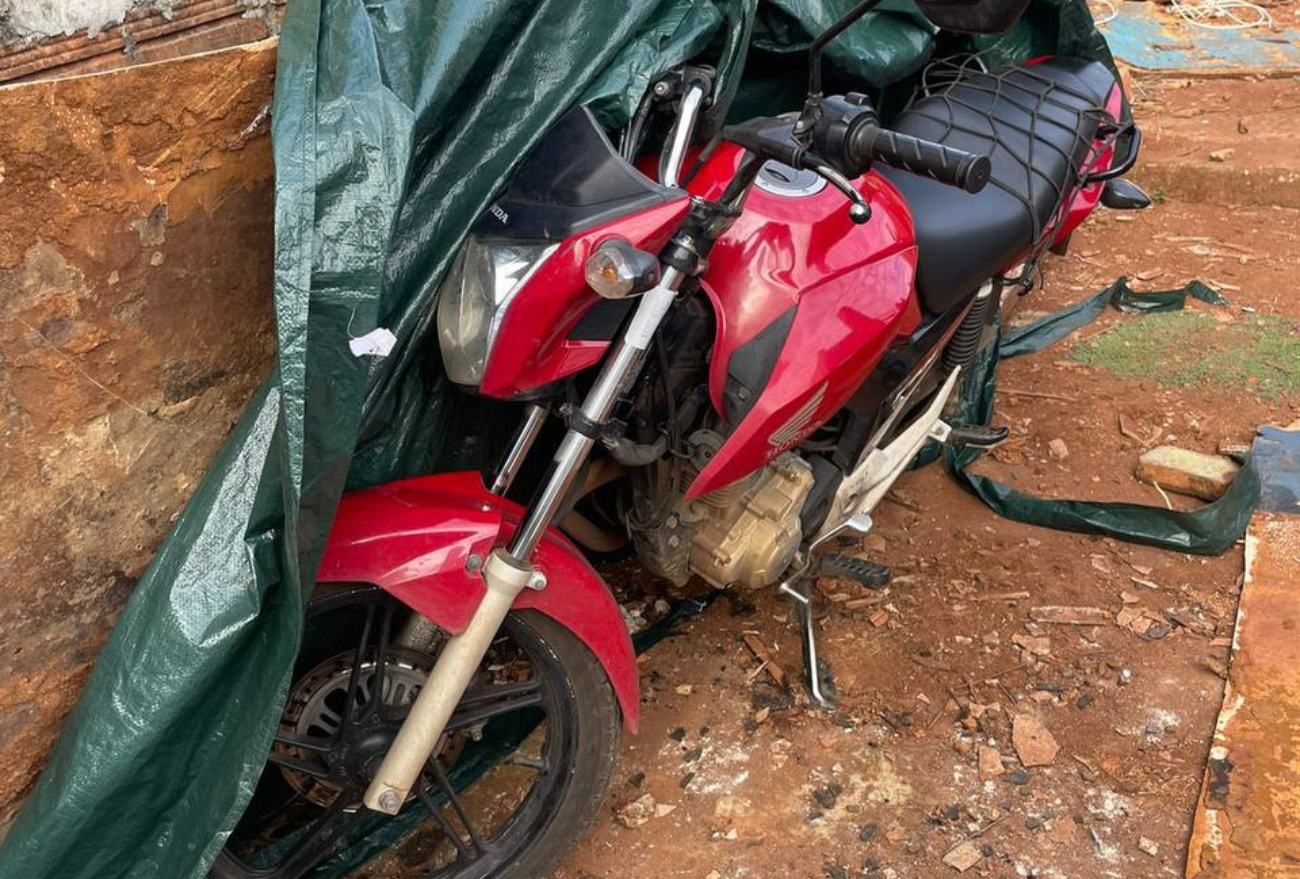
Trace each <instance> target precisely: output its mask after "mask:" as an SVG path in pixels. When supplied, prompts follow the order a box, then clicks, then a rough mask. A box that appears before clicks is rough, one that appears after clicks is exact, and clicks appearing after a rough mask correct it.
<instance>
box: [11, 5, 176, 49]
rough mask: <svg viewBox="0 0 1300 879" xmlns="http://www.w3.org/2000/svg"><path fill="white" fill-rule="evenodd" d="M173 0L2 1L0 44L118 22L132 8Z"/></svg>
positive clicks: (163, 7) (91, 29) (165, 6)
mask: <svg viewBox="0 0 1300 879" xmlns="http://www.w3.org/2000/svg"><path fill="white" fill-rule="evenodd" d="M171 5H172V3H171V0H0V43H7V42H9V41H10V40H15V39H18V40H34V39H40V38H41V37H53V36H58V35H59V34H72V33H76V32H77V31H80V30H85V31H89V32H90V33H91V34H94V33H97V32H98V31H100V30H102V29H104V28H105V27H108V26H109V25H111V24H118V23H120V22H121V21H122V19H123V18H124V17H125V16H126V14H127V13H128V12H130V11H131V10H133V9H159V10H162V11H166V10H168V9H170V7H171Z"/></svg>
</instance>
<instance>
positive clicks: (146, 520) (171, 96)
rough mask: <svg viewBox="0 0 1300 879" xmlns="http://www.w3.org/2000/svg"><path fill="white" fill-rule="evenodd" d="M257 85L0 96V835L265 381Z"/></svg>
mask: <svg viewBox="0 0 1300 879" xmlns="http://www.w3.org/2000/svg"><path fill="white" fill-rule="evenodd" d="M24 2H27V0H24ZM47 2H52V0H47ZM66 2H67V4H68V5H75V4H76V3H77V2H80V0H66ZM274 71H275V51H274V46H273V43H272V42H271V41H267V42H264V43H258V44H252V45H250V46H244V47H239V48H234V49H226V50H222V51H219V52H213V53H209V54H205V55H200V56H194V57H189V58H183V59H179V60H176V61H167V62H162V63H158V64H152V65H145V66H138V67H130V68H126V69H123V70H119V71H115V72H112V73H105V74H97V75H92V76H80V77H73V78H67V79H58V80H48V81H38V82H33V83H24V84H19V85H14V86H9V87H5V88H0V118H3V119H4V120H5V125H3V126H0V836H3V834H4V831H5V829H6V828H7V827H8V826H9V824H10V822H11V820H12V817H13V814H14V811H15V810H16V807H17V806H18V804H19V803H20V801H21V798H22V797H23V796H24V795H25V793H26V792H27V791H28V790H30V787H31V785H32V783H33V781H34V779H35V777H36V775H37V773H38V772H39V768H40V766H41V764H42V762H43V760H44V757H45V755H46V753H47V751H48V749H49V747H50V745H51V744H52V742H53V739H54V737H55V736H56V734H57V732H58V729H59V726H60V724H61V722H62V719H63V717H64V715H65V714H66V713H67V711H68V710H69V709H70V708H71V706H72V704H73V702H74V700H75V699H76V696H77V693H78V691H79V689H80V687H81V684H82V683H83V682H84V679H85V676H86V674H87V673H88V671H89V669H90V666H91V664H92V663H93V661H94V659H95V657H96V655H97V654H98V651H99V649H100V647H101V646H102V644H103V642H104V639H105V637H106V636H107V634H108V631H109V629H110V627H111V625H112V623H113V621H114V619H115V618H116V615H117V613H118V611H119V610H120V608H121V606H122V604H123V602H124V601H125V599H126V598H127V596H128V595H129V594H130V592H131V589H132V586H133V585H134V583H135V582H136V580H137V579H138V578H139V576H140V574H141V573H142V572H143V570H144V568H145V566H146V565H147V564H148V562H149V559H150V558H151V556H152V554H153V552H154V550H155V549H156V548H157V546H158V545H159V543H160V542H161V540H162V538H163V536H164V535H165V534H166V532H167V530H168V528H169V526H170V523H171V522H172V521H173V519H174V518H175V516H176V515H177V514H178V512H179V511H180V509H181V507H182V506H183V505H184V503H185V501H186V499H187V498H188V497H189V494H190V492H191V490H192V488H193V487H194V486H195V485H196V484H197V482H198V480H199V478H200V477H201V476H202V474H203V471H204V469H205V468H206V466H207V464H208V462H209V461H210V460H211V459H212V457H213V455H214V454H215V452H216V450H217V448H218V447H219V445H220V444H221V442H222V441H223V439H224V438H225V437H226V436H227V434H228V432H229V430H230V427H231V426H232V425H233V423H234V422H235V421H236V420H237V419H238V417H239V413H240V412H241V410H242V409H243V407H244V404H245V402H246V401H247V399H248V398H249V396H250V395H251V393H252V391H253V390H254V389H255V387H256V386H257V384H258V383H259V382H260V380H261V379H262V377H263V376H264V375H265V374H266V372H267V370H268V368H269V365H270V361H271V358H272V356H273V348H274V331H273V325H272V314H271V273H272V197H273V180H272V163H271V152H270V138H269V132H268V129H269V108H270V103H271V94H272V83H273V77H274Z"/></svg>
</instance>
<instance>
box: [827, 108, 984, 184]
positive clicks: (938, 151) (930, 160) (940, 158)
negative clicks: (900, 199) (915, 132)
mask: <svg viewBox="0 0 1300 879" xmlns="http://www.w3.org/2000/svg"><path fill="white" fill-rule="evenodd" d="M847 146H848V152H849V154H850V155H852V156H853V157H854V158H856V159H858V162H856V163H855V164H859V163H860V164H861V165H863V166H866V165H869V164H870V163H871V162H872V160H876V161H880V162H884V163H885V164H886V165H891V166H892V167H895V168H899V169H901V170H903V171H909V172H911V173H913V174H919V175H921V176H922V177H929V178H930V179H931V180H937V181H938V182H940V183H946V184H948V185H949V186H956V187H957V188H958V189H964V190H965V191H966V192H969V193H976V192H979V191H980V190H981V189H983V188H984V187H985V185H986V184H987V183H988V182H989V176H990V175H991V174H992V172H993V164H992V163H991V162H990V161H989V157H988V156H978V155H976V154H974V153H969V152H966V151H965V150H959V149H954V148H953V147H949V146H944V145H943V144H940V143H933V142H931V141H928V140H921V139H920V138H918V137H912V136H911V135H908V134H903V133H901V132H898V131H890V130H888V129H885V128H880V127H878V126H875V125H863V126H860V127H858V128H857V129H856V130H855V131H854V132H853V134H852V139H851V141H850V142H849V143H848V144H847Z"/></svg>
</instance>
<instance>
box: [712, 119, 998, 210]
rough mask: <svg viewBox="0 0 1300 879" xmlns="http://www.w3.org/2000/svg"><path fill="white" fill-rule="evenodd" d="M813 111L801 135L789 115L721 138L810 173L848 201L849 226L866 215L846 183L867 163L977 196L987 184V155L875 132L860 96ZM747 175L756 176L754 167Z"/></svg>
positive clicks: (731, 131) (744, 125)
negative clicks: (810, 123) (807, 128)
mask: <svg viewBox="0 0 1300 879" xmlns="http://www.w3.org/2000/svg"><path fill="white" fill-rule="evenodd" d="M818 109H819V113H818V116H817V121H816V122H815V123H814V125H813V126H812V130H811V131H810V132H807V133H806V134H804V135H803V136H800V135H798V134H796V131H797V124H796V122H794V121H793V120H791V119H790V118H789V117H786V118H775V119H774V118H760V119H751V120H749V121H748V122H745V123H742V124H740V125H729V126H727V128H726V129H724V130H723V136H724V137H726V138H727V140H730V141H732V142H733V143H736V144H738V145H740V146H742V147H744V148H745V149H746V150H748V151H749V152H750V153H751V154H752V155H754V156H756V157H758V158H760V159H775V160H776V161H778V162H782V163H784V164H786V165H790V166H791V167H794V168H806V169H807V170H809V171H813V172H815V173H816V174H818V175H819V176H821V177H822V178H824V179H825V180H826V181H827V182H829V183H831V184H832V185H833V186H835V187H836V188H837V189H839V190H840V192H842V193H844V195H845V196H846V197H847V198H848V199H849V201H850V202H851V203H852V207H851V208H850V212H849V216H850V217H851V218H852V220H853V221H854V222H855V223H865V222H866V221H867V219H868V218H870V216H871V212H870V209H869V207H868V205H867V204H866V202H865V200H864V199H863V198H862V194H861V193H859V192H858V190H857V189H856V188H855V187H854V186H852V184H851V183H850V181H851V179H852V178H854V177H859V176H861V175H862V174H863V173H864V172H865V171H866V170H867V169H868V168H870V167H871V164H872V162H883V163H884V164H887V165H891V166H893V167H895V168H899V169H901V170H903V171H909V172H911V173H913V174H920V175H922V176H925V177H929V178H930V179H932V180H936V181H938V182H940V183H945V184H948V185H950V186H955V187H958V188H960V189H963V190H965V191H966V192H970V193H976V192H979V191H980V190H981V189H983V188H984V187H985V186H986V185H987V184H988V182H989V178H990V176H991V174H992V163H991V162H990V161H989V158H988V156H980V155H976V154H974V153H969V152H966V151H965V150H959V149H954V148H953V147H950V146H944V145H943V144H939V143H933V142H931V141H926V140H921V139H920V138H917V137H912V136H910V135H907V134H903V133H901V132H897V131H890V130H888V129H885V128H881V127H880V125H879V121H878V120H877V118H876V114H875V111H874V110H873V109H872V108H871V105H870V104H869V103H868V102H867V100H866V98H865V96H862V95H847V96H844V97H838V96H837V97H826V98H821V99H820V100H819V102H818ZM753 172H754V173H757V168H754V169H753ZM745 185H746V186H747V185H748V182H746V183H745Z"/></svg>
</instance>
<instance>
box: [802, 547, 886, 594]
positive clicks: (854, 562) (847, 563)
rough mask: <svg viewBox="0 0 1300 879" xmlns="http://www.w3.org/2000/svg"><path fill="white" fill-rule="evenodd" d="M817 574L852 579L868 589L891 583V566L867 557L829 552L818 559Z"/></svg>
mask: <svg viewBox="0 0 1300 879" xmlns="http://www.w3.org/2000/svg"><path fill="white" fill-rule="evenodd" d="M815 571H816V574H817V576H819V577H830V578H832V579H835V580H852V581H854V582H855V583H861V584H862V585H863V586H866V587H867V588H868V589H884V588H885V587H886V586H888V585H889V568H888V567H886V566H885V565H877V564H873V563H871V562H869V561H867V560H866V559H859V558H854V557H853V556H851V555H841V554H840V553H838V552H828V553H826V554H824V555H822V556H820V557H818V559H817V567H816V568H815Z"/></svg>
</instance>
